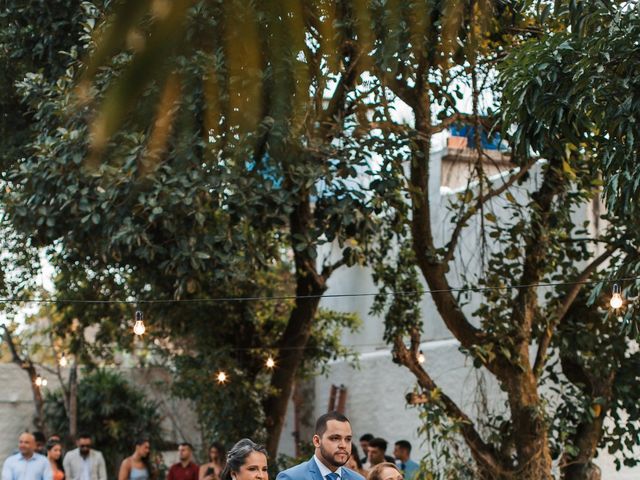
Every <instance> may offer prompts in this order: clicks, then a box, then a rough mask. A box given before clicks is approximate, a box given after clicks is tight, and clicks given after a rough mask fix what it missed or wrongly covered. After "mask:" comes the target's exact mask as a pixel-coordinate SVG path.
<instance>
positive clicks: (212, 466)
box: [198, 442, 227, 480]
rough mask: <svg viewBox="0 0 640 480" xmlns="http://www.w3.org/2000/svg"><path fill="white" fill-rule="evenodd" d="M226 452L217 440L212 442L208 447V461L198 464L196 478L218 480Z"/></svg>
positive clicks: (199, 479)
mask: <svg viewBox="0 0 640 480" xmlns="http://www.w3.org/2000/svg"><path fill="white" fill-rule="evenodd" d="M226 455H227V454H226V452H225V451H224V446H223V445H222V444H221V443H219V442H213V443H212V444H211V446H210V447H209V462H208V463H205V464H204V465H201V466H200V472H199V474H198V480H218V479H219V478H220V474H221V473H222V470H223V469H224V465H225V457H226Z"/></svg>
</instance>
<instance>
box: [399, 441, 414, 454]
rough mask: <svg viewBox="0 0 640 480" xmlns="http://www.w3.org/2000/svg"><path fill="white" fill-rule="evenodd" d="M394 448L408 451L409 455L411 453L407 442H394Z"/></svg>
mask: <svg viewBox="0 0 640 480" xmlns="http://www.w3.org/2000/svg"><path fill="white" fill-rule="evenodd" d="M396 446H397V447H400V448H404V449H405V450H408V451H409V453H411V444H410V443H409V442H408V441H407V440H398V441H397V442H396Z"/></svg>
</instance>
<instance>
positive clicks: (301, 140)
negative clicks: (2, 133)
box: [7, 2, 373, 456]
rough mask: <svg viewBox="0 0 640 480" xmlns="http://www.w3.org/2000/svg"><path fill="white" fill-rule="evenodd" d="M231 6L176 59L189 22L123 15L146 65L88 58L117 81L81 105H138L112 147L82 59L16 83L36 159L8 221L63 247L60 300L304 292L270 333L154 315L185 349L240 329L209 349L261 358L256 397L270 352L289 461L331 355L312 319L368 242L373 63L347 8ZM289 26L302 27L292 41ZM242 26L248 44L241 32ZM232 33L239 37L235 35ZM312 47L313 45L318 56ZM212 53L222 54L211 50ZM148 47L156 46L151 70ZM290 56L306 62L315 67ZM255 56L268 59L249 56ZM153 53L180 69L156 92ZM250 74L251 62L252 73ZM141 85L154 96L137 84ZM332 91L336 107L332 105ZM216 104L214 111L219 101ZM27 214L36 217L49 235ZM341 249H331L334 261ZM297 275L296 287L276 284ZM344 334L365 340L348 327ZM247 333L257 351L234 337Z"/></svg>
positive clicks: (21, 175)
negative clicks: (361, 131) (351, 119)
mask: <svg viewBox="0 0 640 480" xmlns="http://www.w3.org/2000/svg"><path fill="white" fill-rule="evenodd" d="M240 3H241V2H240ZM172 5H173V6H172V8H174V7H175V8H176V9H180V8H182V7H184V5H182V4H181V3H179V2H177V3H175V4H172ZM181 5H182V6H181ZM129 6H130V5H129ZM230 6H231V3H228V2H227V3H225V4H221V3H219V2H199V3H197V4H196V5H195V6H194V7H192V8H189V9H186V10H184V11H183V13H184V15H188V20H189V22H187V23H188V25H190V28H187V29H186V30H185V38H186V39H187V40H186V42H187V43H186V45H188V47H189V48H187V47H186V45H182V47H181V48H178V49H170V50H166V47H167V45H166V43H171V42H168V39H172V38H174V37H172V35H174V33H175V32H174V30H172V29H176V28H178V29H179V25H178V26H175V25H173V26H172V25H170V23H172V22H177V23H178V24H179V23H180V21H181V19H183V18H184V17H183V16H182V14H180V11H182V10H180V11H178V10H176V12H174V13H176V15H173V14H172V15H167V16H164V15H161V14H160V13H161V12H160V13H159V12H157V11H153V12H152V15H151V16H148V15H147V11H146V10H144V8H145V7H144V6H142V7H141V8H142V10H140V11H137V10H136V11H137V12H138V13H139V15H138V16H136V15H137V14H136V12H130V13H131V15H127V16H126V17H124V25H125V26H126V29H125V31H129V30H128V29H131V30H130V31H129V33H130V34H131V36H130V40H132V42H133V43H132V44H131V45H129V47H132V48H133V51H134V53H133V54H132V53H131V50H127V51H124V52H123V51H120V50H118V51H117V54H116V55H114V56H112V55H111V54H112V53H113V50H112V49H111V47H105V48H107V49H108V50H109V52H108V55H107V56H106V57H101V55H102V53H101V52H103V50H101V48H102V47H101V46H100V45H99V46H97V47H94V45H92V44H90V45H89V46H88V47H87V48H88V50H92V49H94V48H95V52H94V54H95V56H96V57H98V58H99V59H100V58H102V59H104V60H105V65H103V67H104V68H101V69H100V70H95V71H97V72H98V76H97V77H96V78H95V80H96V81H95V82H94V85H93V87H92V89H89V90H82V89H81V91H80V92H81V93H86V92H90V93H92V94H94V95H96V96H97V98H99V99H101V98H102V97H103V96H104V98H105V105H106V108H107V110H108V111H109V109H110V108H113V109H115V110H114V111H115V112H116V113H117V114H122V113H123V112H124V111H125V110H124V109H123V108H122V105H123V102H122V101H123V99H125V100H126V99H129V100H131V99H134V100H135V103H136V109H135V110H134V111H133V112H129V114H128V115H126V116H121V117H118V116H117V115H116V117H117V118H124V119H125V122H124V124H123V128H122V129H121V130H119V131H118V132H117V133H115V135H114V136H113V137H108V135H107V136H104V137H103V136H102V134H105V135H106V134H109V133H112V132H113V128H112V123H110V122H112V119H111V117H108V118H107V117H104V118H103V117H101V116H100V115H101V114H100V113H99V111H98V112H97V113H96V108H95V105H93V104H92V103H89V104H86V105H84V106H82V107H81V108H77V104H76V103H74V98H75V97H74V95H73V93H74V92H76V90H75V82H76V80H77V78H78V77H79V75H80V74H79V72H80V71H81V70H82V69H83V68H85V65H84V64H83V63H82V62H80V61H78V60H77V59H78V58H79V56H80V55H81V53H82V52H83V48H82V47H81V46H78V48H75V49H70V50H69V51H68V54H69V57H70V61H69V63H68V64H66V65H65V67H66V69H65V70H64V73H63V74H61V75H60V76H59V77H58V78H57V79H56V81H55V82H50V81H48V79H46V78H45V77H44V76H42V75H41V74H38V73H30V74H29V75H26V76H25V78H24V79H23V80H21V81H20V82H18V89H19V92H20V94H21V95H22V98H23V100H24V101H25V102H26V103H27V104H28V105H29V106H30V109H31V111H32V112H34V115H35V116H36V120H37V121H36V122H35V123H34V124H32V125H30V129H31V136H30V138H29V141H28V142H27V143H26V146H27V147H28V150H27V151H28V154H27V155H25V157H24V158H16V159H14V161H15V163H14V164H13V165H12V167H11V169H10V175H9V179H10V182H11V185H12V187H13V190H12V192H11V196H10V197H9V198H8V199H7V208H8V210H9V211H10V212H11V218H12V223H13V226H14V227H15V228H16V229H17V230H19V231H23V232H33V231H34V229H35V230H36V231H37V232H36V233H35V234H34V238H35V239H36V241H37V244H38V245H39V246H43V247H44V246H50V245H54V244H56V245H59V247H60V249H59V251H58V252H56V253H55V254H53V260H54V263H55V264H56V265H57V266H58V267H59V268H60V269H61V272H62V276H61V279H64V281H60V282H58V284H57V285H58V287H59V292H60V293H61V294H62V293H65V294H70V295H71V296H75V295H76V294H77V293H78V292H83V293H84V294H86V295H87V296H86V297H85V298H95V299H96V300H100V299H103V298H108V297H109V296H112V295H113V294H114V293H116V292H122V293H125V294H127V295H132V296H133V297H135V298H139V299H141V300H144V298H163V299H166V300H171V299H176V300H178V299H193V298H195V297H196V296H198V297H200V298H209V299H211V300H214V299H215V298H216V297H228V296H232V297H243V296H250V297H254V296H261V295H267V294H269V293H271V292H273V291H274V288H273V286H272V285H267V284H260V281H261V279H262V278H269V279H271V280H274V279H276V280H278V281H279V282H280V283H279V284H276V286H277V287H278V289H280V291H286V292H287V293H288V294H291V293H292V291H293V292H295V294H296V298H295V300H294V301H293V302H282V303H281V305H280V306H281V310H280V311H278V312H276V315H274V317H272V318H261V317H260V315H259V314H258V313H257V310H256V309H257V308H258V307H259V306H260V304H257V303H255V302H254V303H244V304H241V305H237V306H229V307H228V308H227V307H225V308H222V309H221V308H220V307H219V305H218V303H219V302H218V303H216V302H214V301H211V302H210V303H209V304H208V305H206V306H202V305H200V307H199V309H198V312H197V313H196V314H194V315H191V316H189V317H188V318H193V317H194V316H195V315H197V316H198V317H200V318H202V322H203V325H202V328H193V329H191V327H192V324H194V323H195V322H193V321H191V322H189V323H187V322H185V320H184V319H185V316H184V315H185V311H187V312H188V311H189V309H185V308H183V309H182V310H181V309H180V307H181V306H180V305H179V304H176V305H175V306H171V304H170V303H169V304H168V305H169V308H154V307H153V306H149V308H146V310H147V313H148V318H150V319H151V320H152V322H153V330H152V332H153V336H154V337H155V338H157V339H158V340H162V339H165V340H166V339H167V338H166V337H167V336H168V335H169V334H171V337H170V338H169V340H170V343H172V344H173V343H180V342H181V340H184V342H185V344H186V346H187V347H189V348H191V347H194V346H195V345H199V346H202V345H203V344H202V343H198V336H199V335H200V334H201V333H202V330H203V329H204V328H205V327H206V326H208V328H209V329H210V328H211V325H212V324H213V325H216V324H217V325H220V326H221V327H224V326H226V325H232V326H231V327H230V328H229V332H228V333H229V335H228V336H227V337H222V338H219V340H218V342H217V343H215V344H210V345H209V348H210V349H211V350H213V351H214V352H215V351H216V350H224V348H225V345H231V349H230V350H231V352H247V353H246V354H244V353H243V354H238V355H237V356H238V358H239V359H240V364H241V365H242V370H243V371H244V372H246V373H247V375H248V376H247V379H248V381H251V380H252V378H253V377H252V375H253V376H255V375H257V370H258V369H259V368H261V365H262V363H263V361H264V359H263V358H261V357H260V354H259V351H260V350H264V348H265V341H264V338H265V337H264V335H266V336H267V338H268V340H269V341H268V343H267V344H266V346H267V347H269V348H270V349H272V351H273V354H274V357H275V361H276V365H277V368H276V369H274V371H273V373H272V374H270V375H269V378H268V382H269V385H268V389H267V390H266V391H267V392H268V394H266V395H265V396H264V397H263V398H262V400H261V403H262V409H263V410H264V412H265V417H264V418H265V424H264V426H265V428H266V431H267V445H268V448H269V451H270V453H271V454H272V455H274V456H275V453H276V451H277V444H278V439H279V437H280V433H281V430H282V425H283V422H284V415H285V412H286V407H287V403H288V400H289V398H290V396H291V391H292V385H293V382H294V381H295V379H296V376H297V373H298V372H299V371H300V370H301V368H302V367H303V363H304V361H305V359H309V358H316V359H317V358H318V354H319V355H320V358H327V354H326V352H323V351H322V350H320V352H318V351H316V348H315V347H314V344H322V345H327V346H328V345H332V344H333V342H332V341H329V342H327V341H323V340H322V339H321V338H317V337H315V336H314V337H312V334H313V333H314V332H315V333H317V334H320V333H322V334H323V335H324V334H326V333H327V332H323V331H322V330H321V329H319V328H316V327H315V325H316V324H317V325H318V326H319V325H323V323H322V322H317V321H316V319H317V317H318V305H319V302H320V298H321V296H322V294H323V292H324V291H325V290H326V288H327V281H328V279H329V277H330V276H331V274H332V273H333V271H335V269H337V268H339V267H341V266H343V265H352V264H354V263H357V262H360V261H362V258H363V257H362V254H361V248H360V247H359V245H361V244H364V243H365V241H366V235H368V234H370V233H371V232H372V221H373V219H372V218H371V217H370V216H369V215H368V210H367V207H366V201H365V200H366V198H365V196H364V194H363V193H362V192H358V191H357V190H354V189H353V188H352V187H351V185H350V184H351V183H353V182H355V183H357V181H358V171H357V170H356V168H355V166H357V165H359V164H360V162H361V161H362V160H361V158H360V157H359V156H358V155H357V150H354V149H352V148H351V143H350V141H349V138H348V137H345V136H344V135H342V132H343V130H344V128H345V127H343V123H344V122H345V118H346V117H347V110H348V108H350V105H351V103H353V101H354V98H353V96H354V90H355V86H356V78H357V77H358V75H359V72H360V71H361V68H362V67H361V65H360V63H359V61H360V58H361V54H360V53H359V52H358V50H357V45H356V44H355V43H354V41H353V36H354V32H353V26H352V25H353V22H354V20H353V18H352V16H351V10H350V7H349V6H348V5H344V6H342V7H341V8H340V9H338V11H335V12H333V13H331V14H330V15H329V14H328V12H332V8H333V7H332V3H331V2H327V3H322V2H319V3H318V4H317V5H313V6H312V7H310V8H308V9H306V8H305V9H302V11H296V12H288V11H286V10H283V9H284V8H285V7H284V6H275V5H266V6H253V7H252V9H243V8H239V7H240V5H236V6H237V7H238V8H237V9H236V8H234V9H232V8H230ZM123 8H124V7H123ZM239 12H241V14H239ZM285 13H286V15H285ZM145 15H146V16H145ZM87 16H88V18H87V19H86V20H85V21H84V22H83V25H84V26H85V33H86V34H87V36H88V34H90V33H91V32H92V28H91V26H92V25H93V24H96V25H102V24H101V21H100V20H101V19H102V13H101V12H99V11H98V10H96V9H92V10H88V11H87ZM118 19H120V20H122V19H123V17H116V21H114V22H112V23H111V24H110V23H109V22H107V23H106V26H105V27H103V26H100V27H99V28H105V29H106V32H107V33H106V34H105V35H106V36H105V38H107V40H106V41H105V44H106V45H108V44H109V40H108V39H109V38H112V37H113V35H116V37H117V36H118V35H117V32H121V31H122V30H119V29H121V28H122V25H123V24H121V23H118V21H117V20H118ZM336 19H340V21H334V20H336ZM238 22H239V23H238ZM243 22H244V23H243ZM290 22H294V23H296V25H298V24H299V25H303V26H304V29H302V30H301V29H292V30H289V29H288V25H289V23H290ZM240 24H244V25H245V26H246V27H247V28H248V29H249V31H250V32H252V33H251V34H250V35H249V34H247V35H237V33H233V32H239V30H236V27H238V25H240ZM110 25H111V27H110ZM334 27H335V29H334ZM109 28H111V29H110V30H109ZM165 28H166V29H169V30H165ZM169 31H170V32H169ZM258 31H259V32H260V36H258ZM109 32H111V33H109ZM114 32H115V33H114ZM167 32H169V33H167ZM171 32H174V33H171ZM224 32H230V33H228V37H226V36H224V35H223V34H224ZM305 35H310V36H311V37H312V38H313V39H314V40H313V41H310V42H309V44H306V43H305V38H306V37H305ZM236 37H237V38H236ZM204 38H209V39H212V42H213V43H212V44H209V43H207V42H204V43H203V42H202V39H204ZM145 39H146V40H145ZM138 40H141V41H142V43H140V42H138V43H136V42H137V41H138ZM147 42H148V43H147ZM154 42H155V43H154ZM158 42H159V43H158ZM160 44H162V45H160ZM178 44H179V43H178ZM328 44H331V45H340V49H339V51H338V52H339V55H336V54H334V52H333V51H332V50H331V49H329V50H327V49H326V46H327V45H328ZM140 45H144V46H149V48H142V50H141V52H142V53H140V55H138V54H137V53H135V49H136V48H137V46H140ZM291 45H297V46H299V47H300V49H301V50H302V51H304V59H301V58H300V52H299V51H298V50H295V49H292V48H291ZM152 47H153V48H152ZM247 52H250V53H251V55H254V54H255V53H252V52H258V54H259V55H258V56H257V57H256V58H253V57H251V56H250V57H244V55H245V54H246V53H247ZM146 55H151V57H153V58H156V59H158V58H161V59H164V58H165V57H166V58H167V62H166V63H165V64H162V68H160V70H159V71H156V72H155V73H157V75H156V76H155V77H153V76H151V75H149V73H145V74H144V75H139V74H141V72H140V70H139V68H140V63H137V62H136V61H135V60H137V59H140V58H144V57H145V56H146ZM136 56H138V57H140V58H136ZM158 56H159V57H158ZM132 57H133V61H132ZM151 57H150V58H151ZM338 58H340V59H341V62H342V63H340V62H339V61H338ZM240 59H242V61H244V60H247V61H249V60H251V61H252V62H254V63H252V64H251V68H246V69H245V67H243V66H242V65H241V64H240V63H238V62H239V61H241V60H240ZM258 60H259V62H258ZM141 61H142V60H141ZM142 63H144V61H142ZM161 63H162V62H161ZM93 66H94V64H89V66H88V67H87V71H91V70H92V68H93ZM245 71H249V72H250V74H249V75H248V76H246V75H245V73H244V72H245ZM162 72H165V73H164V74H162ZM212 72H213V73H212ZM132 75H133V76H135V77H136V78H138V79H140V78H141V79H142V80H143V81H142V80H141V81H139V82H130V81H129V80H131V76H132ZM118 79H122V80H124V82H122V83H117V82H118ZM126 79H129V80H126ZM112 80H113V81H112ZM258 80H259V81H260V82H261V84H262V86H263V87H264V88H265V91H274V92H280V90H282V91H281V92H280V93H279V94H278V95H274V96H272V97H266V96H265V97H264V98H262V99H261V101H260V102H256V101H255V97H254V96H253V94H255V93H256V91H255V88H254V87H255V82H257V81H258ZM81 85H85V84H81ZM111 85H115V87H114V88H115V90H110V89H111ZM283 85H284V86H286V87H287V88H284V87H283ZM333 87H335V88H333ZM330 88H333V96H332V97H331V98H329V99H328V101H327V103H326V104H325V95H326V93H327V91H328V90H329V89H330ZM216 89H217V90H216ZM112 91H115V94H116V96H115V97H113V95H112V93H111V92H112ZM141 92H143V93H144V95H143V96H142V98H138V97H137V95H138V94H139V93H141ZM212 92H213V93H212ZM291 92H297V93H295V94H294V95H293V96H292V95H291ZM213 94H215V96H214V97H213V101H209V102H205V100H206V99H207V98H208V96H210V95H213ZM350 95H351V96H350ZM114 98H115V100H114ZM158 98H159V103H157V102H156V100H157V99H158ZM214 102H215V103H214ZM118 105H119V106H118ZM257 107H259V108H258V109H257V110H256V108H257ZM94 115H95V118H96V120H95V122H93V121H91V119H92V117H93V116H94ZM352 116H353V115H352ZM149 118H153V119H154V120H155V123H153V125H149V121H148V119H149ZM104 122H106V123H104ZM96 129H97V130H96ZM107 138H108V141H107ZM101 139H102V140H104V141H105V143H101V142H102V140H101ZM96 142H97V144H96ZM90 152H93V153H92V154H93V155H95V154H96V152H99V153H102V154H104V155H105V157H106V158H108V159H109V162H105V163H103V164H102V165H100V166H99V167H98V170H97V171H96V170H94V169H92V168H88V167H91V166H92V164H91V162H90V163H89V165H87V164H85V163H84V161H83V159H84V158H85V157H86V156H87V155H88V154H89V153H90ZM49 158H55V161H53V162H48V161H46V159H49ZM91 158H92V157H90V159H91ZM43 167H45V168H44V169H43ZM38 172H40V173H38ZM27 205H29V206H31V207H34V208H36V210H37V211H38V212H39V213H38V218H37V219H36V218H35V217H33V216H32V215H31V213H32V210H31V208H26V206H27ZM35 205H38V207H35ZM346 242H349V246H347V245H346ZM332 244H335V245H336V246H337V248H335V249H334V250H335V251H330V250H331V249H330V248H329V247H331V245H332ZM323 249H324V250H323ZM325 252H326V258H325V259H324V261H319V258H320V256H321V255H324V254H325ZM289 253H290V254H291V257H292V258H291V259H289V258H288V257H287V254H289ZM274 265H275V267H274ZM289 269H291V270H293V271H294V272H295V275H294V276H290V275H283V276H282V277H281V278H277V277H276V276H274V275H273V272H278V271H279V272H282V271H285V272H286V271H290V270H289ZM69 280H71V282H69ZM276 306H277V305H276ZM83 309H84V307H83V308H82V309H81V308H77V307H74V306H73V305H67V306H65V310H68V312H69V313H68V314H67V315H66V316H65V318H66V323H63V324H61V325H62V329H64V327H65V326H67V327H68V325H69V322H70V321H71V319H72V318H80V319H81V321H84V320H83V319H86V320H87V321H90V322H93V321H94V320H95V319H96V318H97V316H91V315H87V314H86V313H84V314H82V315H78V313H80V311H81V310H83ZM109 309H112V307H108V306H102V305H98V306H96V307H95V308H93V310H103V311H107V310H109ZM72 312H73V313H72ZM99 315H100V316H106V315H105V314H104V313H100V314H99ZM335 318H336V319H338V320H342V321H344V320H348V322H349V324H351V325H352V324H353V322H352V318H351V317H345V316H336V317H335ZM227 321H229V323H227ZM207 324H208V325H207ZM120 326H122V324H120ZM238 329H240V331H242V332H243V335H241V336H238V335H237V331H238ZM154 330H155V331H154ZM118 331H120V328H114V327H113V322H105V323H103V324H101V328H100V332H101V333H104V334H105V335H104V339H105V340H106V339H107V338H111V339H113V338H114V336H113V334H116V332H118ZM109 333H110V334H112V336H110V337H109V335H108V334H109ZM329 333H331V332H329ZM178 335H182V339H177V338H176V336H178ZM201 337H202V338H210V336H209V337H207V336H204V335H202V336H201ZM101 338H102V337H101ZM119 338H120V339H122V338H124V337H119ZM329 340H331V336H329ZM125 342H126V340H125ZM225 342H228V343H226V344H225ZM97 345H100V344H97ZM232 354H233V353H232ZM205 357H206V355H205ZM257 418H261V417H260V415H259V414H258V415H257Z"/></svg>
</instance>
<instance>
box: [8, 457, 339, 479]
mask: <svg viewBox="0 0 640 480" xmlns="http://www.w3.org/2000/svg"><path fill="white" fill-rule="evenodd" d="M313 459H314V460H315V461H316V465H317V466H318V470H320V475H322V478H325V479H326V478H327V475H329V474H330V473H332V472H331V470H329V469H328V468H327V466H326V465H325V464H324V463H322V462H321V461H320V460H318V457H316V456H315V455H314V456H313ZM336 473H337V474H338V476H339V477H340V478H342V467H338V469H337V470H336ZM2 480H4V478H3V479H2Z"/></svg>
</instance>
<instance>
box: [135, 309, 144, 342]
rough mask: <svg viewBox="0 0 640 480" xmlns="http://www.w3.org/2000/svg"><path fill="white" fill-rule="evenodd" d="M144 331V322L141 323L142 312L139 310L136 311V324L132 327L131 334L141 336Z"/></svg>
mask: <svg viewBox="0 0 640 480" xmlns="http://www.w3.org/2000/svg"><path fill="white" fill-rule="evenodd" d="M146 330H147V329H146V327H145V326H144V322H143V321H142V312H141V311H140V310H136V323H135V325H134V326H133V333H135V334H136V335H138V336H142V335H144V332H145V331H146Z"/></svg>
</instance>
